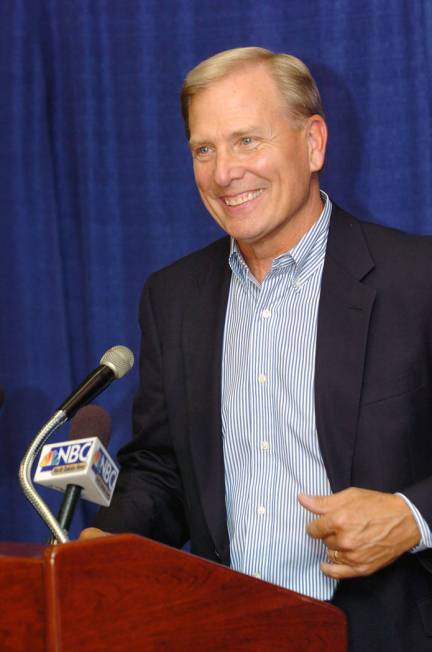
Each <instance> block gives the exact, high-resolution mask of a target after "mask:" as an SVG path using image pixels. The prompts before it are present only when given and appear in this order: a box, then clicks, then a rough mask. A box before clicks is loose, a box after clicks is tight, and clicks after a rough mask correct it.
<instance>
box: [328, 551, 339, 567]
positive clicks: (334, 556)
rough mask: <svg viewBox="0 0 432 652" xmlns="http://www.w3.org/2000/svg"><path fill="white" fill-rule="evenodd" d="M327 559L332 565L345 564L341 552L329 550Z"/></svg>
mask: <svg viewBox="0 0 432 652" xmlns="http://www.w3.org/2000/svg"><path fill="white" fill-rule="evenodd" d="M327 557H328V560H329V563H330V564H337V563H338V562H339V563H343V562H342V560H341V553H340V551H339V550H332V549H329V550H327Z"/></svg>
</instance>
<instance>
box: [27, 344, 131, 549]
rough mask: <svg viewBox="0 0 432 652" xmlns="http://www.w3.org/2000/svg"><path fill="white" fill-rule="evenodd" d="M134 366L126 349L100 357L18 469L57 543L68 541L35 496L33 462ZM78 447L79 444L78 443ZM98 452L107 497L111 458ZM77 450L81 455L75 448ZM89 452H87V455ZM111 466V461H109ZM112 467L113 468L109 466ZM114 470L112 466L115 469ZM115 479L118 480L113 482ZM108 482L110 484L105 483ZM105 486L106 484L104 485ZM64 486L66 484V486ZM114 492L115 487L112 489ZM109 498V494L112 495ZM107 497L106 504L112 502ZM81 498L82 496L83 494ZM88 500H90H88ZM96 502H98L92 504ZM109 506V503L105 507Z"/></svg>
mask: <svg viewBox="0 0 432 652" xmlns="http://www.w3.org/2000/svg"><path fill="white" fill-rule="evenodd" d="M132 366H133V354H132V351H130V350H129V349H128V348H127V347H126V346H114V347H112V348H111V349H109V350H108V351H106V353H105V354H104V355H103V356H102V358H101V361H100V366H99V367H98V368H97V369H95V370H94V371H93V372H92V373H91V374H90V375H89V376H87V378H86V379H85V380H84V381H83V382H82V383H81V385H79V387H78V388H77V389H76V390H75V391H74V392H73V393H72V394H71V395H70V396H69V397H68V398H67V399H66V401H64V402H63V403H62V404H61V406H60V407H59V408H58V409H57V410H56V412H55V413H54V414H53V415H52V417H51V418H50V419H48V421H47V422H46V423H45V425H44V426H42V428H41V429H40V430H39V432H38V433H37V434H36V436H35V438H34V439H33V441H32V443H31V444H30V446H29V448H28V450H27V451H26V453H25V455H24V457H23V459H22V460H21V464H20V469H19V480H20V483H21V487H22V490H23V492H24V495H25V497H26V498H27V500H29V501H30V503H31V504H32V505H33V507H34V508H35V510H36V511H37V512H38V514H39V516H40V517H41V518H42V519H43V521H45V523H46V524H47V525H48V527H49V529H50V530H51V532H52V533H53V535H54V537H55V539H56V541H57V542H59V543H67V541H69V538H68V536H67V534H66V533H65V532H64V530H63V529H62V528H61V527H60V526H59V524H58V522H57V520H56V518H55V517H54V515H53V514H52V512H51V510H50V509H49V507H48V506H47V505H46V504H45V502H44V501H43V500H42V498H41V497H40V496H39V495H38V494H37V492H36V491H35V488H34V486H33V483H32V477H31V469H32V466H33V461H34V459H35V457H36V456H37V454H38V453H39V452H40V450H41V448H42V446H43V445H44V444H45V442H46V441H47V440H48V438H49V437H50V436H51V435H52V433H53V432H54V431H55V430H57V428H59V427H60V426H61V425H63V424H64V423H65V422H66V421H68V420H69V419H70V418H71V417H72V416H73V415H74V414H75V412H76V411H77V410H78V409H79V408H80V407H81V406H82V405H85V404H86V403H88V402H90V401H92V400H93V399H94V398H95V397H96V396H97V395H98V394H100V392H101V391H103V390H104V389H105V388H106V387H107V386H108V385H109V384H110V383H111V382H112V381H113V380H114V379H116V378H122V377H123V376H124V375H125V374H126V373H127V372H128V371H129V370H130V369H131V368H132ZM77 443H78V442H77ZM100 446H101V449H100V450H96V449H95V450H94V455H95V456H98V459H99V461H98V462H97V463H98V464H99V463H100V464H101V468H102V472H103V475H104V477H103V480H104V482H102V480H101V481H100V492H102V493H105V494H110V491H109V489H107V487H108V488H109V486H110V482H111V481H112V477H113V474H111V475H110V474H109V470H110V468H111V467H110V462H109V460H111V458H110V457H109V455H108V452H107V451H106V449H105V448H104V446H103V445H102V444H100ZM78 449H79V450H80V451H81V455H82V454H83V452H82V450H81V449H80V447H79V446H78ZM87 452H88V451H87ZM111 462H112V460H111ZM112 464H114V463H113V462H112ZM114 466H115V465H114ZM116 479H117V478H116ZM107 480H109V481H110V482H107ZM104 483H105V484H104ZM66 485H67V482H65V486H66ZM112 489H114V486H113V487H112ZM111 495H112V491H111ZM111 495H109V500H110V499H111ZM83 496H84V493H83ZM90 500H91V498H90ZM95 502H97V500H96V501H95ZM107 504H109V502H108V503H107Z"/></svg>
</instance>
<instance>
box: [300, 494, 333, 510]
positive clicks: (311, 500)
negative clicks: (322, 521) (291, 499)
mask: <svg viewBox="0 0 432 652" xmlns="http://www.w3.org/2000/svg"><path fill="white" fill-rule="evenodd" d="M331 499H332V496H308V495H306V494H299V495H298V501H299V503H300V505H301V506H302V507H304V508H305V509H307V510H308V511H309V512H313V513H314V514H325V513H326V512H327V511H328V510H329V508H330V506H331Z"/></svg>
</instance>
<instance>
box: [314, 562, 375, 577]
mask: <svg viewBox="0 0 432 652" xmlns="http://www.w3.org/2000/svg"><path fill="white" fill-rule="evenodd" d="M320 568H321V571H322V572H323V573H324V575H327V577H332V578H333V579H335V580H344V579H348V578H350V577H365V576H366V575H370V574H371V573H373V571H374V568H372V567H369V566H367V565H358V566H355V565H354V566H351V565H350V564H339V563H338V564H331V563H328V562H325V561H323V562H321V564H320Z"/></svg>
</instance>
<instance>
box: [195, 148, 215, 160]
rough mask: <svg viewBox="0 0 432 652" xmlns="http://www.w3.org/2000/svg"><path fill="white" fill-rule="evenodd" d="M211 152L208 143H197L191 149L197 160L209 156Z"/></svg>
mask: <svg viewBox="0 0 432 652" xmlns="http://www.w3.org/2000/svg"><path fill="white" fill-rule="evenodd" d="M211 153H212V148H211V147H210V145H199V146H198V147H196V148H195V149H194V150H193V155H194V157H195V158H197V159H199V160H202V159H206V158H209V156H210V154H211Z"/></svg>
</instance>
